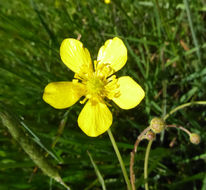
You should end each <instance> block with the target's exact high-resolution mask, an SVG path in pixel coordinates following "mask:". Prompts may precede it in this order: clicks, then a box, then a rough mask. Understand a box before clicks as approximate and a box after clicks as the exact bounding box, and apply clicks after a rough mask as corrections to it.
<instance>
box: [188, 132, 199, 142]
mask: <svg viewBox="0 0 206 190" xmlns="http://www.w3.org/2000/svg"><path fill="white" fill-rule="evenodd" d="M190 142H191V143H192V144H199V143H200V136H199V135H198V134H196V133H191V134H190Z"/></svg>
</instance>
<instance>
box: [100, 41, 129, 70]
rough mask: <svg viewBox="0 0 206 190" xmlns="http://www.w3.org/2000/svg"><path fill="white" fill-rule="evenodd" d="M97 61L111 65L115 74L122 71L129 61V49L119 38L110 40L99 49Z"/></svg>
mask: <svg viewBox="0 0 206 190" xmlns="http://www.w3.org/2000/svg"><path fill="white" fill-rule="evenodd" d="M97 61H98V62H100V63H106V64H110V66H111V67H112V68H113V70H114V72H116V71H118V70H120V69H121V68H122V67H123V66H124V65H125V64H126V61H127V48H126V47H125V45H124V43H123V41H122V40H121V39H119V38H118V37H115V38H113V39H109V40H107V41H106V42H105V44H104V45H103V46H102V47H101V48H100V49H99V52H98V56H97Z"/></svg>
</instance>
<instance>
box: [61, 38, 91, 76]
mask: <svg viewBox="0 0 206 190" xmlns="http://www.w3.org/2000/svg"><path fill="white" fill-rule="evenodd" d="M60 56H61V59H62V61H63V62H64V64H65V65H66V66H67V67H69V69H71V70H72V71H73V72H75V73H77V74H82V73H85V74H86V73H87V74H88V73H91V72H92V71H93V69H92V68H93V67H92V61H91V57H90V53H89V51H88V49H86V48H84V47H83V44H82V43H81V42H80V41H79V40H75V39H72V38H67V39H65V40H63V42H62V44H61V47H60Z"/></svg>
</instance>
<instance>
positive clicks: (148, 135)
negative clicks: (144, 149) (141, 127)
mask: <svg viewBox="0 0 206 190" xmlns="http://www.w3.org/2000/svg"><path fill="white" fill-rule="evenodd" d="M155 136H156V135H155V133H154V132H152V131H147V133H146V134H145V139H147V140H148V141H151V140H154V139H155Z"/></svg>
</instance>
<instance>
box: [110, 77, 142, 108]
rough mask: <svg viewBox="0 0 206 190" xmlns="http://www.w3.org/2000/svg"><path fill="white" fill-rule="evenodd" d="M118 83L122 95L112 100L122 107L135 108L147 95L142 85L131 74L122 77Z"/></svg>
mask: <svg viewBox="0 0 206 190" xmlns="http://www.w3.org/2000/svg"><path fill="white" fill-rule="evenodd" d="M118 85H119V90H120V96H119V97H118V98H113V99H112V100H113V101H114V102H115V103H116V104H117V105H118V106H119V107H120V108H122V109H131V108H134V107H135V106H137V105H138V104H139V103H140V102H141V100H142V99H143V98H144V96H145V92H144V90H143V89H142V87H141V86H140V85H139V84H137V83H136V82H135V81H134V80H133V79H132V78H131V77H129V76H124V77H120V78H119V79H118Z"/></svg>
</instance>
